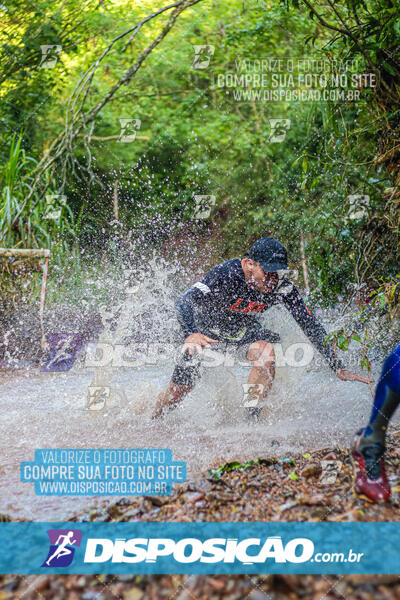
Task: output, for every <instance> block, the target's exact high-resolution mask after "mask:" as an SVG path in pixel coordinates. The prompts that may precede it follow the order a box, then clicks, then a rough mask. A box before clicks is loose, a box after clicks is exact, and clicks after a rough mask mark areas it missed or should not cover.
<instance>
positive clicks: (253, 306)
mask: <svg viewBox="0 0 400 600" xmlns="http://www.w3.org/2000/svg"><path fill="white" fill-rule="evenodd" d="M242 302H243V298H238V299H237V300H236V302H235V303H234V304H232V306H228V308H229V309H230V310H237V311H239V312H242V313H248V312H261V311H262V310H263V309H264V308H265V307H266V306H267V305H266V304H262V303H261V302H249V303H248V305H247V306H246V308H239V307H240V305H241V304H242Z"/></svg>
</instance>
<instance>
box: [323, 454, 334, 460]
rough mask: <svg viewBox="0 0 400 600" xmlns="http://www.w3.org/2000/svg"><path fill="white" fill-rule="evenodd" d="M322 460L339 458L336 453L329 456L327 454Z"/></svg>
mask: <svg viewBox="0 0 400 600" xmlns="http://www.w3.org/2000/svg"><path fill="white" fill-rule="evenodd" d="M321 460H337V456H336V454H335V453H334V452H328V454H325V456H323V457H322V459H321Z"/></svg>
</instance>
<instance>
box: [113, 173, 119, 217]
mask: <svg viewBox="0 0 400 600" xmlns="http://www.w3.org/2000/svg"><path fill="white" fill-rule="evenodd" d="M113 202H114V217H115V220H116V221H118V182H117V181H115V182H114V193H113Z"/></svg>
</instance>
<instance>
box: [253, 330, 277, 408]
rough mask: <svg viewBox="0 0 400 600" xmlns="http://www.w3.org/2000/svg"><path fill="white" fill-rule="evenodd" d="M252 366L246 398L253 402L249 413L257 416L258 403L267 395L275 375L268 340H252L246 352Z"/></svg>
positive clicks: (272, 354)
mask: <svg viewBox="0 0 400 600" xmlns="http://www.w3.org/2000/svg"><path fill="white" fill-rule="evenodd" d="M247 360H249V361H250V362H251V363H252V365H253V368H252V369H251V371H250V375H249V378H248V385H249V388H248V398H249V401H251V403H252V404H253V408H254V410H251V409H250V415H251V416H255V417H258V415H259V412H260V410H261V409H260V408H259V407H258V404H259V403H260V402H261V401H262V400H263V399H264V398H265V397H266V396H267V394H268V392H269V390H270V388H271V386H272V382H273V380H274V377H275V351H274V347H273V345H272V344H271V343H270V342H264V341H262V340H258V341H256V342H253V343H252V344H251V346H250V348H249V351H248V353H247Z"/></svg>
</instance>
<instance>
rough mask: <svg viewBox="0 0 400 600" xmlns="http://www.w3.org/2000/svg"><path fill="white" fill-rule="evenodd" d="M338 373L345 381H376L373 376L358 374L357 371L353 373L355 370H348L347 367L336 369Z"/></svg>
mask: <svg viewBox="0 0 400 600" xmlns="http://www.w3.org/2000/svg"><path fill="white" fill-rule="evenodd" d="M336 375H337V376H338V377H339V379H342V380H343V381H361V383H372V382H373V381H374V380H373V379H372V377H369V376H367V377H364V376H363V375H357V373H353V371H346V370H345V369H339V370H338V371H336Z"/></svg>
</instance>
